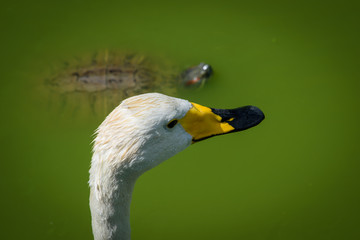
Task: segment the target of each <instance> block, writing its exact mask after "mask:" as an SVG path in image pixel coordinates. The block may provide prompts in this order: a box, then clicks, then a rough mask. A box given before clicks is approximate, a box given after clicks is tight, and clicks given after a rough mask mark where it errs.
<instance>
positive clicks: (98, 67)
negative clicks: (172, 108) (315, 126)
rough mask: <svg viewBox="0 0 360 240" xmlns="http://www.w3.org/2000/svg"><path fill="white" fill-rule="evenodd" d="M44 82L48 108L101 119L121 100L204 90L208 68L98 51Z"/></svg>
mask: <svg viewBox="0 0 360 240" xmlns="http://www.w3.org/2000/svg"><path fill="white" fill-rule="evenodd" d="M62 65H63V67H62V68H57V70H56V73H53V74H52V75H53V76H50V77H48V78H47V79H46V81H45V85H46V87H47V88H48V90H50V91H51V92H49V94H48V96H49V101H50V104H52V105H53V106H54V105H55V104H56V103H57V105H58V107H59V108H61V109H62V110H63V111H70V112H74V113H75V112H77V114H80V115H86V114H89V113H90V111H91V112H92V113H93V114H97V115H98V114H100V115H101V116H103V115H104V114H107V113H108V112H109V111H110V110H112V109H113V108H114V107H116V106H117V105H118V104H119V103H120V102H121V100H123V99H125V98H128V97H131V96H134V95H137V94H141V93H147V92H159V93H163V94H167V95H171V96H176V95H177V91H178V89H179V88H183V87H185V86H186V87H188V86H190V85H191V86H192V87H193V88H196V87H199V86H204V84H205V82H206V81H207V79H208V78H210V76H211V74H212V68H211V66H210V65H209V64H205V63H200V64H199V65H196V66H192V67H190V68H188V69H185V70H182V71H181V70H180V67H178V66H175V64H174V63H172V62H171V61H169V60H167V59H161V58H159V57H154V56H153V57H150V56H145V55H143V54H140V53H129V52H121V51H108V50H104V51H98V52H96V53H94V54H92V55H88V56H82V57H78V58H77V59H73V60H72V61H67V62H64V63H63V64H62Z"/></svg>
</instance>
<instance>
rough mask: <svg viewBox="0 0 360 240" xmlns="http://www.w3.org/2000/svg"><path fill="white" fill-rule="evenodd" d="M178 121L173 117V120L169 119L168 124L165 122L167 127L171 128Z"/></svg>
mask: <svg viewBox="0 0 360 240" xmlns="http://www.w3.org/2000/svg"><path fill="white" fill-rule="evenodd" d="M177 123H178V120H177V119H174V120H171V121H170V122H169V123H168V124H167V127H168V128H173V127H175V125H176V124H177Z"/></svg>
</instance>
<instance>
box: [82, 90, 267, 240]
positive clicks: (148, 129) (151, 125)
mask: <svg viewBox="0 0 360 240" xmlns="http://www.w3.org/2000/svg"><path fill="white" fill-rule="evenodd" d="M213 110H214V109H210V108H206V107H203V106H201V105H197V104H192V103H190V102H189V101H187V100H183V99H178V98H173V97H169V96H165V95H162V94H158V93H148V94H143V95H138V96H134V97H131V98H128V99H126V100H124V101H123V102H122V103H121V104H120V105H119V106H118V107H117V108H115V109H114V110H113V111H112V112H111V113H110V114H109V115H108V116H107V117H106V119H105V120H104V122H103V123H102V124H101V125H100V126H99V128H98V130H97V136H96V138H95V140H94V148H93V152H94V153H93V157H92V161H91V168H90V180H89V185H90V209H91V216H92V228H93V234H94V238H95V240H105V239H117V240H128V239H130V223H129V217H130V202H131V195H132V190H133V187H134V184H135V181H136V179H137V178H138V177H139V176H140V175H141V174H142V173H144V172H145V171H147V170H149V169H151V168H153V167H155V166H157V165H158V164H160V163H161V162H163V161H165V160H166V159H168V158H170V157H171V156H173V155H175V154H176V153H178V152H180V151H182V150H184V149H185V148H186V147H188V146H189V145H190V144H191V143H192V142H194V141H199V140H202V139H205V138H208V137H211V136H213V135H219V134H225V133H228V132H233V131H238V130H237V125H236V126H235V125H234V124H233V123H236V116H235V115H236V114H237V113H236V114H235V115H234V116H235V121H234V117H232V118H230V117H226V118H228V120H227V121H225V118H222V117H221V116H220V115H218V114H214V113H212V111H213ZM224 111H227V110H224ZM259 111H260V110H259ZM260 112H261V111H260ZM222 113H223V112H221V114H222ZM231 114H234V113H231ZM261 114H262V113H261ZM225 115H226V114H225ZM227 115H229V114H227ZM227 115H226V116H227ZM262 116H263V115H262ZM262 119H263V117H262V118H261V120H262ZM261 120H260V121H258V122H257V123H252V126H254V125H256V124H258V123H259V122H261ZM172 121H174V122H172ZM170 122H172V124H169V123H170ZM232 125H234V126H235V127H233V126H232ZM250 127H251V126H250ZM247 128H248V127H247ZM241 130H243V129H241Z"/></svg>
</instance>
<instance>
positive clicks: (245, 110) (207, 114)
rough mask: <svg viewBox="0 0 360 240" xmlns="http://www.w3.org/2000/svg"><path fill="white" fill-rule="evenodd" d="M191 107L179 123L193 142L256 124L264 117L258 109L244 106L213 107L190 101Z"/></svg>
mask: <svg viewBox="0 0 360 240" xmlns="http://www.w3.org/2000/svg"><path fill="white" fill-rule="evenodd" d="M192 105H193V107H192V108H191V109H190V110H189V111H188V112H187V113H186V115H185V117H183V118H182V119H180V120H179V123H180V124H181V125H182V127H183V128H184V129H185V131H186V132H187V133H189V134H190V135H191V136H192V137H193V143H194V142H197V141H200V140H203V139H206V138H209V137H212V136H216V135H222V134H226V133H231V132H237V131H241V130H245V129H248V128H250V127H253V126H256V125H257V124H259V123H260V122H261V121H262V120H263V119H264V114H263V113H262V111H261V110H260V109H258V108H257V107H253V106H246V107H241V108H236V109H213V108H208V107H204V106H201V105H199V104H196V103H192Z"/></svg>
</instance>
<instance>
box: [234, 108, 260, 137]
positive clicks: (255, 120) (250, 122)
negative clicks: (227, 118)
mask: <svg viewBox="0 0 360 240" xmlns="http://www.w3.org/2000/svg"><path fill="white" fill-rule="evenodd" d="M234 115H235V119H234V121H232V122H229V124H230V125H232V126H233V127H234V128H235V131H242V130H246V129H248V128H252V127H255V126H256V125H258V124H259V123H261V122H262V121H263V120H264V119H265V115H264V113H263V112H262V111H261V110H260V109H259V108H258V107H255V106H245V107H241V108H237V109H234Z"/></svg>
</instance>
